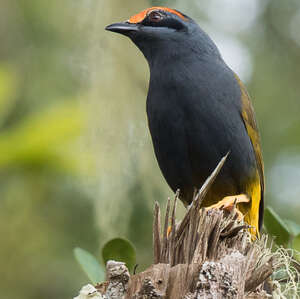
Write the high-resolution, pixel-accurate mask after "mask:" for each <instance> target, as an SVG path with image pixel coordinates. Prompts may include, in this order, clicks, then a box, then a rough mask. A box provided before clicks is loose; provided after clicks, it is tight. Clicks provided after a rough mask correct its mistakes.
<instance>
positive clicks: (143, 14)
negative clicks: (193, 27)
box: [128, 6, 186, 24]
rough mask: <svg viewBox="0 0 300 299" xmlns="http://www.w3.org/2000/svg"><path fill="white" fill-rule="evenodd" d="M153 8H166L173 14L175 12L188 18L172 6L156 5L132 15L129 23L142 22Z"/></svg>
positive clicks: (165, 9)
mask: <svg viewBox="0 0 300 299" xmlns="http://www.w3.org/2000/svg"><path fill="white" fill-rule="evenodd" d="M153 10H164V11H168V12H170V13H172V14H175V15H177V16H178V17H180V18H181V19H183V20H186V18H185V17H184V16H183V15H182V14H181V13H180V12H178V11H176V10H174V9H171V8H168V7H161V6H154V7H150V8H147V9H145V10H143V11H141V12H140V13H138V14H136V15H134V16H132V17H131V18H130V19H129V20H128V21H129V23H135V24H136V23H140V22H142V21H143V20H144V19H145V18H146V16H147V15H148V14H149V13H150V12H151V11H153Z"/></svg>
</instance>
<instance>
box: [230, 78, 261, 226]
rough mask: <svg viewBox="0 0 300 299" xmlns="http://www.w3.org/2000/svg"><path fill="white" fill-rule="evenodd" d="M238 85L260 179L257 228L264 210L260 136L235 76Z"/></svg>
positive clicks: (247, 97)
mask: <svg viewBox="0 0 300 299" xmlns="http://www.w3.org/2000/svg"><path fill="white" fill-rule="evenodd" d="M235 77H236V79H237V81H238V84H239V86H240V88H241V98H242V111H241V116H242V119H243V121H244V124H245V127H246V130H247V132H248V135H249V137H250V140H251V143H252V146H253V149H254V153H255V158H256V164H257V169H258V174H259V179H260V187H261V198H260V205H259V227H260V228H261V226H262V220H263V210H264V201H263V199H264V198H263V197H264V189H265V182H264V180H265V179H264V165H263V159H262V153H261V148H260V136H259V132H258V128H257V124H256V120H255V116H254V110H253V107H252V104H251V102H250V97H249V94H248V92H247V90H246V87H245V86H244V84H243V83H242V81H241V80H240V79H239V77H238V76H237V75H235Z"/></svg>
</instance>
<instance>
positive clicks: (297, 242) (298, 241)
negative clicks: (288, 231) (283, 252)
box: [292, 235, 300, 261]
mask: <svg viewBox="0 0 300 299" xmlns="http://www.w3.org/2000/svg"><path fill="white" fill-rule="evenodd" d="M292 247H293V249H294V250H297V251H298V252H297V253H296V256H297V258H298V260H299V261H300V235H298V236H297V237H295V238H294V240H293V244H292Z"/></svg>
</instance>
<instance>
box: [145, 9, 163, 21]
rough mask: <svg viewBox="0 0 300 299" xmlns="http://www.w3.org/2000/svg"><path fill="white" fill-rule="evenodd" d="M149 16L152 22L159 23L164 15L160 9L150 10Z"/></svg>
mask: <svg viewBox="0 0 300 299" xmlns="http://www.w3.org/2000/svg"><path fill="white" fill-rule="evenodd" d="M148 18H149V21H150V22H154V23H157V22H159V21H161V20H162V18H163V16H162V14H161V13H159V12H158V11H152V12H150V14H149V16H148Z"/></svg>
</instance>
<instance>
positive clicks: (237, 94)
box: [105, 6, 265, 237]
mask: <svg viewBox="0 0 300 299" xmlns="http://www.w3.org/2000/svg"><path fill="white" fill-rule="evenodd" d="M105 29H106V30H108V31H111V32H115V33H119V34H122V35H124V36H126V37H129V38H130V39H131V41H132V42H133V43H134V44H135V45H136V46H137V47H138V48H139V50H140V51H141V52H142V53H143V55H144V56H145V58H146V60H147V62H148V65H149V69H150V79H149V86H148V94H147V99H146V111H147V119H148V126H149V129H150V134H151V138H152V143H153V147H154V152H155V156H156V159H157V161H158V165H159V167H160V169H161V172H162V174H163V176H164V178H165V180H166V181H167V183H168V185H169V186H170V188H171V189H172V190H173V191H174V192H176V190H178V189H179V190H180V195H179V197H180V199H181V201H182V202H183V203H184V205H185V206H188V205H190V204H191V203H192V201H193V195H194V192H195V189H198V188H200V187H201V186H202V184H203V183H204V182H205V180H206V179H207V177H209V175H210V174H211V173H212V171H213V170H214V169H215V167H216V165H217V164H218V162H219V161H220V160H221V158H222V157H223V156H225V155H226V154H227V153H229V154H228V157H227V160H226V162H225V164H224V166H223V167H222V169H221V171H220V173H219V174H218V176H217V178H216V180H215V182H214V184H213V185H212V187H211V189H210V190H209V192H208V194H207V195H206V197H205V199H204V201H203V203H202V206H203V207H206V208H208V209H209V208H228V210H232V209H233V208H235V206H236V207H237V210H238V211H239V212H240V213H241V215H242V217H243V219H244V221H245V222H246V223H247V224H249V226H250V227H251V229H250V232H251V234H252V236H255V237H259V231H260V229H261V227H262V224H263V213H264V189H265V182H264V165H263V158H262V151H261V144H260V134H259V131H258V126H257V122H256V119H255V115H254V110H253V106H252V103H251V100H250V97H249V94H248V92H247V90H246V87H245V85H244V84H243V83H242V81H241V80H240V79H239V77H238V75H237V74H236V73H235V72H234V71H233V70H232V69H231V68H230V67H229V66H228V65H227V64H226V63H225V61H224V59H223V58H222V55H221V53H220V51H219V49H218V48H217V46H216V44H215V43H214V42H213V40H212V39H211V38H210V37H209V35H208V34H207V33H206V32H205V31H203V29H202V28H201V27H200V26H199V25H198V24H197V22H196V21H194V20H193V19H192V18H190V17H188V16H187V15H185V14H183V13H181V12H180V11H178V10H176V9H171V8H168V7H159V6H156V7H150V8H147V9H145V10H143V11H141V12H139V13H138V14H136V15H133V16H132V17H130V18H129V20H127V21H124V22H119V23H113V24H111V25H108V26H106V28H105Z"/></svg>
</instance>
